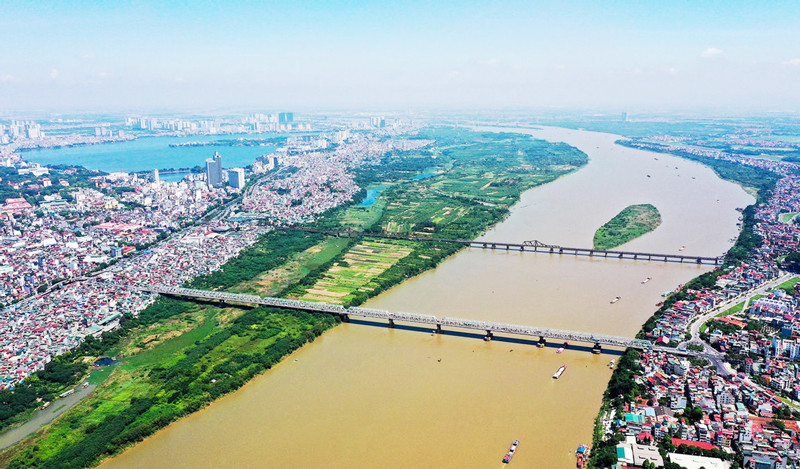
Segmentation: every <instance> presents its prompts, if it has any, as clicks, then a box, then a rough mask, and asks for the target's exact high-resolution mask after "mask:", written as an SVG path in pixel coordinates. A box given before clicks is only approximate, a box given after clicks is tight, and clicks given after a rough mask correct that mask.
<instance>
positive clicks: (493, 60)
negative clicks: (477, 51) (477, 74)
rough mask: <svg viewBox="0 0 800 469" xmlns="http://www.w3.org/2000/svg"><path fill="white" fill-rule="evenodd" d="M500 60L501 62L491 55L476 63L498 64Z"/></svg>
mask: <svg viewBox="0 0 800 469" xmlns="http://www.w3.org/2000/svg"><path fill="white" fill-rule="evenodd" d="M500 62H502V61H501V60H500V59H497V58H494V57H492V58H491V59H487V60H481V61H479V62H478V63H479V64H481V65H500Z"/></svg>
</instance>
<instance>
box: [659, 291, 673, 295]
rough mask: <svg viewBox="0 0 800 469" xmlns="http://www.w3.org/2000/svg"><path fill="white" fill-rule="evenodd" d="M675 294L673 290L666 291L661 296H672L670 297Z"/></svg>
mask: <svg viewBox="0 0 800 469" xmlns="http://www.w3.org/2000/svg"><path fill="white" fill-rule="evenodd" d="M673 293H674V292H673V291H672V290H667V291H665V292H664V293H662V294H661V296H670V295H671V294H673Z"/></svg>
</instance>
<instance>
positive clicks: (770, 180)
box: [589, 140, 778, 469]
mask: <svg viewBox="0 0 800 469" xmlns="http://www.w3.org/2000/svg"><path fill="white" fill-rule="evenodd" d="M617 143H618V144H620V145H626V141H625V140H622V141H617ZM626 146H632V145H629V144H628V145H626ZM664 152H665V153H666V151H664ZM674 154H676V155H678V156H681V157H685V158H687V159H691V160H694V161H698V162H700V163H703V164H705V165H707V166H710V167H711V168H712V169H713V170H714V172H715V173H717V175H718V176H719V177H720V178H722V179H725V180H728V181H731V182H735V183H738V184H740V185H742V186H743V187H745V188H750V191H751V192H755V196H756V204H758V203H761V202H763V201H765V200H767V199H768V198H769V195H770V193H771V192H772V191H773V190H774V188H775V184H776V182H777V181H778V176H777V175H776V174H775V173H773V172H771V171H768V170H766V169H762V168H758V167H754V166H746V165H740V164H737V163H734V162H730V161H725V160H716V159H713V158H709V157H703V156H697V155H692V154H688V153H686V152H674ZM742 216H743V220H742V230H741V231H740V232H739V236H738V237H737V239H736V242H735V243H734V245H733V246H732V247H731V248H730V249H729V250H728V252H727V254H726V256H725V262H724V264H723V265H722V266H721V267H720V268H719V269H716V270H713V271H710V272H706V273H704V274H702V275H700V276H698V277H695V278H694V279H692V280H690V281H689V282H687V283H686V284H685V285H684V286H683V287H682V288H681V290H680V291H678V292H677V293H674V294H672V295H670V296H669V297H667V299H666V300H664V303H663V304H662V305H661V307H659V308H658V310H656V312H655V313H654V314H653V315H652V316H651V317H650V318H649V319H648V320H647V321H646V322H645V323H644V325H643V326H642V328H641V330H640V331H639V333H638V334H637V335H636V337H637V338H639V339H643V338H646V334H647V333H648V332H651V331H652V330H653V329H654V328H655V325H656V322H657V321H658V319H659V318H660V317H661V315H662V314H664V312H665V311H666V310H667V309H669V308H671V307H672V305H673V304H675V302H676V301H683V300H689V301H691V300H693V299H695V298H694V297H693V296H692V295H691V294H690V293H688V290H698V289H702V288H716V287H715V285H716V281H717V278H718V277H719V276H720V275H722V274H723V273H724V272H726V271H727V270H729V269H730V268H732V267H734V266H737V265H739V264H740V263H741V262H743V261H745V260H746V259H747V258H748V257H749V256H750V253H752V252H753V250H754V249H756V248H758V247H760V246H761V244H762V240H761V238H760V237H758V236H757V235H756V234H755V233H754V232H753V227H754V226H755V223H756V219H755V205H750V206H748V207H746V208H745V209H744V211H743V213H742ZM670 345H671V346H673V347H674V346H676V345H677V344H676V343H674V342H672V343H671V344H670ZM639 355H640V353H639V352H638V351H636V350H633V349H627V350H625V353H624V355H623V356H622V357H621V358H620V360H619V363H618V365H617V367H616V368H615V369H614V372H613V373H612V374H611V378H610V379H609V382H608V387H607V388H606V391H605V393H604V395H603V404H602V406H601V408H600V412H599V413H598V416H597V419H596V421H595V432H594V437H593V447H594V449H593V451H592V456H591V460H590V462H589V467H590V468H600V467H609V466H611V465H613V464H615V463H616V462H617V452H616V445H617V444H618V443H620V441H621V439H620V435H621V434H619V433H615V434H614V435H613V436H612V437H611V438H609V439H605V434H604V433H603V429H602V426H601V425H600V419H601V416H602V415H603V414H604V413H606V412H609V411H610V410H611V409H616V411H617V415H620V413H621V411H622V408H623V405H624V403H625V402H633V401H634V400H635V399H636V398H641V397H644V396H643V389H642V388H641V387H640V386H639V385H638V384H637V383H636V381H635V379H634V376H635V375H637V374H638V373H639V361H638V359H639ZM691 413H692V409H691V408H687V414H685V415H687V418H688V417H689V416H690V414H691ZM659 452H660V453H661V455H662V457H664V460H665V466H664V467H665V468H666V469H680V468H681V466H680V465H678V464H675V463H672V462H669V461H667V460H666V459H667V458H666V457H665V456H666V453H667V452H678V453H684V454H696V453H701V454H702V455H705V456H710V457H718V458H721V459H724V460H730V459H733V455H731V454H729V453H724V452H722V451H719V450H698V449H696V448H691V447H687V446H686V445H680V446H677V447H676V446H675V445H673V444H672V443H671V442H666V443H664V444H660V445H659Z"/></svg>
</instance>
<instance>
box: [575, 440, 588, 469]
mask: <svg viewBox="0 0 800 469" xmlns="http://www.w3.org/2000/svg"><path fill="white" fill-rule="evenodd" d="M590 452H591V449H590V448H589V445H580V446H578V449H577V450H576V451H575V457H576V458H577V463H576V465H575V467H579V468H584V467H586V465H587V464H588V462H589V454H590Z"/></svg>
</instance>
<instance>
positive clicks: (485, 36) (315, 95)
mask: <svg viewBox="0 0 800 469" xmlns="http://www.w3.org/2000/svg"><path fill="white" fill-rule="evenodd" d="M3 10H4V11H3V16H2V17H0V43H2V44H4V46H5V47H4V49H3V50H2V52H0V114H2V115H5V114H8V113H9V112H40V111H41V112H89V111H91V112H106V111H110V112H115V113H116V112H125V110H128V109H131V110H132V109H137V110H140V111H141V110H157V109H163V110H166V109H172V110H174V111H173V112H179V111H180V110H183V111H189V112H191V110H198V109H205V110H209V109H232V108H235V109H242V108H252V109H256V108H275V109H277V108H282V109H287V108H294V109H297V110H299V111H303V110H311V109H313V110H321V111H323V112H325V110H334V109H337V110H343V109H353V110H364V111H370V110H376V111H377V110H381V109H400V110H403V109H406V110H417V111H418V112H436V110H438V111H456V110H464V109H497V110H509V111H513V110H520V109H561V110H574V109H609V110H613V112H623V111H627V112H629V113H643V112H647V113H650V112H664V113H666V112H703V113H708V112H709V110H713V112H715V113H724V114H742V113H748V114H750V113H762V112H790V113H791V112H800V86H797V83H800V28H798V27H797V24H800V2H795V1H787V0H779V1H774V2H770V3H769V4H758V5H754V4H752V2H747V1H744V0H731V1H722V0H711V1H709V2H703V3H702V4H698V3H697V2H689V1H680V2H670V3H668V4H664V3H663V2H656V1H649V0H643V1H636V2H631V1H624V0H610V1H608V2H592V1H589V0H575V1H573V2H569V3H568V4H567V3H555V2H541V1H539V2H522V1H516V0H506V1H499V2H491V3H489V2H480V1H477V0H467V1H463V2H458V3H457V4H456V3H455V2H435V3H429V2H422V1H415V0H408V1H394V0H387V1H386V2H359V1H347V0H328V1H322V0H308V1H302V2H275V3H274V2H268V3H256V4H253V3H250V2H241V1H232V2H225V3H219V4H218V3H215V2H185V1H163V2H153V1H148V0H146V1H142V2H135V3H113V4H106V3H103V2H98V3H89V2H79V1H74V0H65V1H63V2H58V3H55V4H53V3H42V2H33V1H25V0H20V1H18V2H9V3H7V4H6V5H4V6H3Z"/></svg>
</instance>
